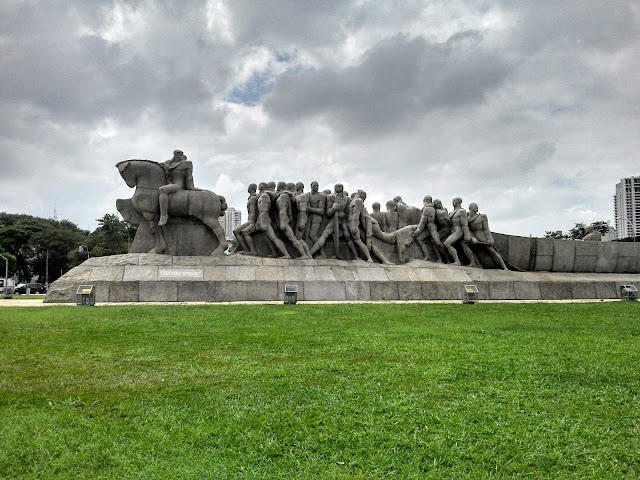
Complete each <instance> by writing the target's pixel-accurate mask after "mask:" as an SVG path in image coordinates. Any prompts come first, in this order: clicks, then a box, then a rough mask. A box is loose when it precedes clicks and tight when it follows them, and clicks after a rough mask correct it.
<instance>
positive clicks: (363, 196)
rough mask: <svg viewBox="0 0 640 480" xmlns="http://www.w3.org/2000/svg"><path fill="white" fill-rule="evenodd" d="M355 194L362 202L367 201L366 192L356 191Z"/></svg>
mask: <svg viewBox="0 0 640 480" xmlns="http://www.w3.org/2000/svg"><path fill="white" fill-rule="evenodd" d="M356 194H357V195H358V196H359V197H360V198H361V199H362V200H363V201H364V200H366V199H367V192H365V191H364V190H358V191H357V192H356Z"/></svg>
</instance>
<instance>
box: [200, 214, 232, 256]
mask: <svg viewBox="0 0 640 480" xmlns="http://www.w3.org/2000/svg"><path fill="white" fill-rule="evenodd" d="M205 224H206V225H207V227H209V228H210V229H211V231H212V232H213V233H214V235H215V236H216V238H217V239H218V246H217V247H216V248H215V249H213V251H212V252H211V253H210V254H209V255H210V256H212V257H214V256H216V255H222V254H223V253H224V251H225V250H226V249H227V248H229V244H228V243H227V239H226V238H225V236H224V230H223V229H222V227H221V226H220V223H219V222H218V221H217V220H207V221H206V222H205Z"/></svg>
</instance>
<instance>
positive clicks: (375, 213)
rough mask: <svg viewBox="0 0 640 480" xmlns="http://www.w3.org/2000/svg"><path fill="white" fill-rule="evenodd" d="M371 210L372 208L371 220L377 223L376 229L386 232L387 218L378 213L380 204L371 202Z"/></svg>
mask: <svg viewBox="0 0 640 480" xmlns="http://www.w3.org/2000/svg"><path fill="white" fill-rule="evenodd" d="M371 208H373V212H371V218H374V219H375V220H376V222H378V227H379V228H380V229H381V230H382V231H383V232H386V231H387V217H386V215H385V214H384V213H383V212H381V211H380V204H379V203H378V202H373V203H372V204H371Z"/></svg>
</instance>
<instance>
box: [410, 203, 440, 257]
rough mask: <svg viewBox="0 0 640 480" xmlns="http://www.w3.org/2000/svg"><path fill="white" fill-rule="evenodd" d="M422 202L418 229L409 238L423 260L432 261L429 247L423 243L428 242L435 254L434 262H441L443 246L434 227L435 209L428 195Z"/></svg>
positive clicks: (436, 228)
mask: <svg viewBox="0 0 640 480" xmlns="http://www.w3.org/2000/svg"><path fill="white" fill-rule="evenodd" d="M422 202H423V208H422V216H421V217H420V223H418V228H416V229H415V231H414V232H413V233H412V234H411V238H412V239H413V240H415V241H416V242H417V243H418V245H419V246H420V250H422V255H423V256H424V259H425V260H429V261H433V258H431V252H430V248H429V245H428V244H427V243H426V242H425V240H430V243H432V244H433V251H434V252H435V254H436V261H437V262H442V253H443V251H442V249H443V246H442V243H441V242H440V236H439V234H438V227H437V226H436V208H435V207H434V205H433V200H432V198H431V196H430V195H426V196H425V197H424V199H423V200H422Z"/></svg>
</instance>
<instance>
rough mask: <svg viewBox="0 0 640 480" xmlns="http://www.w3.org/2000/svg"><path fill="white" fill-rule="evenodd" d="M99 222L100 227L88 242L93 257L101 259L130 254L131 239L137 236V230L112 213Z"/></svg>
mask: <svg viewBox="0 0 640 480" xmlns="http://www.w3.org/2000/svg"><path fill="white" fill-rule="evenodd" d="M97 221H98V224H99V225H100V226H99V227H98V228H96V229H95V230H94V231H93V232H91V235H89V239H88V240H87V245H88V247H89V250H90V251H91V255H92V256H94V257H101V256H104V255H116V254H119V253H128V252H129V243H130V242H131V238H133V237H134V236H135V229H134V228H133V227H131V226H130V225H129V224H127V223H126V222H124V221H122V220H120V219H119V218H118V216H117V215H113V214H111V213H107V214H105V215H104V216H103V217H102V218H98V219H97Z"/></svg>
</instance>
